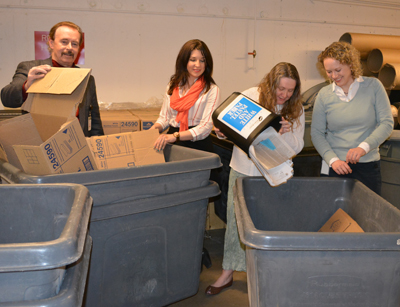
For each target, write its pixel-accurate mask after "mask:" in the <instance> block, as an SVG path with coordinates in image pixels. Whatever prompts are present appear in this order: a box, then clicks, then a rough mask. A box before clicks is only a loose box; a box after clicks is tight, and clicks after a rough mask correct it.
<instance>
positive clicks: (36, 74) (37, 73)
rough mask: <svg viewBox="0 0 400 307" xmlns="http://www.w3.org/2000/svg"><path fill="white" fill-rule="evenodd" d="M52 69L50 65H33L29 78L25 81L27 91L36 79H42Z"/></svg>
mask: <svg viewBox="0 0 400 307" xmlns="http://www.w3.org/2000/svg"><path fill="white" fill-rule="evenodd" d="M50 70H51V66H50V65H40V66H35V67H32V68H31V69H30V70H29V72H28V78H27V79H26V83H25V90H26V91H27V90H28V89H29V88H30V86H31V85H32V83H33V81H35V80H36V79H42V78H43V77H44V76H45V75H46V74H47V73H48V72H49V71H50Z"/></svg>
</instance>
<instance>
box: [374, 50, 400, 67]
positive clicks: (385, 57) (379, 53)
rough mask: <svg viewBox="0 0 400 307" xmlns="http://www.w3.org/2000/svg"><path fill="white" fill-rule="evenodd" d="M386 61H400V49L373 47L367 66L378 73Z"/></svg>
mask: <svg viewBox="0 0 400 307" xmlns="http://www.w3.org/2000/svg"><path fill="white" fill-rule="evenodd" d="M386 63H400V49H373V50H372V51H371V52H370V53H369V54H368V58H367V67H368V69H369V70H370V71H371V72H374V73H377V72H379V71H380V70H381V68H382V67H383V65H385V64H386Z"/></svg>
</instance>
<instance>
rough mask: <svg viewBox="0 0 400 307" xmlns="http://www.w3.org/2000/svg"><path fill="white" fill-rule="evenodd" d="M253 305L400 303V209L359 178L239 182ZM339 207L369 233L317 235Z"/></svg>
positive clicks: (367, 306) (391, 306) (238, 208)
mask: <svg viewBox="0 0 400 307" xmlns="http://www.w3.org/2000/svg"><path fill="white" fill-rule="evenodd" d="M235 190H236V198H235V213H236V217H237V222H238V229H239V235H240V240H241V241H242V242H243V243H244V244H245V245H246V262H247V279H248V289H249V291H248V293H249V301H250V306H252V307H253V306H279V307H294V306H296V307H297V306H315V307H317V306H318V307H319V306H352V307H382V306H385V307H398V306H399V305H400V261H399V259H400V211H399V210H398V209H397V208H395V207H394V206H392V205H391V204H390V203H388V202H387V201H386V200H384V199H383V198H382V197H380V196H378V195H377V194H375V193H373V192H372V191H371V190H369V189H368V188H367V187H366V186H364V185H363V184H362V183H360V182H359V181H356V180H350V179H340V178H292V179H290V180H289V181H288V183H286V184H284V185H281V186H279V187H275V188H271V187H270V186H269V185H268V183H267V182H266V181H265V179H264V178H261V177H252V178H240V179H238V180H237V181H236V185H235ZM338 208H341V209H343V210H344V211H346V212H347V213H348V214H349V215H350V216H351V217H352V218H353V219H354V220H355V221H356V222H357V223H358V224H359V225H360V226H361V227H362V228H363V229H364V231H365V233H322V232H317V231H318V230H319V229H320V228H321V227H322V225H323V224H324V223H325V222H326V221H327V220H328V219H329V218H330V217H331V216H332V215H333V214H334V213H335V212H336V210H337V209H338Z"/></svg>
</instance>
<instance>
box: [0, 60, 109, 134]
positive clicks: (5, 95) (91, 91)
mask: <svg viewBox="0 0 400 307" xmlns="http://www.w3.org/2000/svg"><path fill="white" fill-rule="evenodd" d="M45 64H47V65H50V66H53V63H52V60H51V58H48V59H46V60H35V61H26V62H21V63H19V64H18V67H17V70H16V71H15V74H14V77H13V80H12V81H11V83H10V84H8V85H7V86H5V87H4V88H3V89H2V90H1V101H2V103H3V105H4V106H5V107H8V108H19V107H20V106H22V104H23V98H22V85H23V84H24V83H25V81H26V79H27V78H28V72H29V70H30V69H31V68H32V67H35V66H39V65H45ZM89 115H90V116H91V120H92V124H91V130H90V131H89V129H88V118H89ZM79 122H80V124H81V126H82V130H83V133H84V134H85V136H93V135H103V134H104V131H103V126H102V125H101V119H100V111H99V104H98V102H97V95H96V84H95V82H94V77H93V76H90V78H89V82H88V85H87V88H86V92H85V95H84V96H83V100H82V103H81V104H80V105H79Z"/></svg>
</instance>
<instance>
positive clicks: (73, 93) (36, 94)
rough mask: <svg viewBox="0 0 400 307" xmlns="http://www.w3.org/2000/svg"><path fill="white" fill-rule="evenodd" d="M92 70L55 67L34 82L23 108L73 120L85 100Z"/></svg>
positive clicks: (31, 111)
mask: <svg viewBox="0 0 400 307" xmlns="http://www.w3.org/2000/svg"><path fill="white" fill-rule="evenodd" d="M90 71H91V69H83V68H57V67H53V68H52V70H51V71H50V72H49V73H48V74H47V75H46V76H45V77H44V78H43V79H40V80H38V81H36V82H34V83H33V84H32V85H31V87H30V88H29V89H28V91H27V92H28V93H30V94H29V95H28V98H27V100H26V102H25V103H24V104H23V106H22V109H23V110H25V111H28V112H30V113H36V114H42V115H49V116H62V117H64V118H65V120H64V122H66V121H69V120H72V118H73V117H74V116H75V114H76V109H77V107H78V105H79V104H80V103H81V102H82V100H83V95H84V94H85V91H86V87H87V84H88V82H89V77H90ZM55 77H58V78H55ZM54 79H56V80H54Z"/></svg>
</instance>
